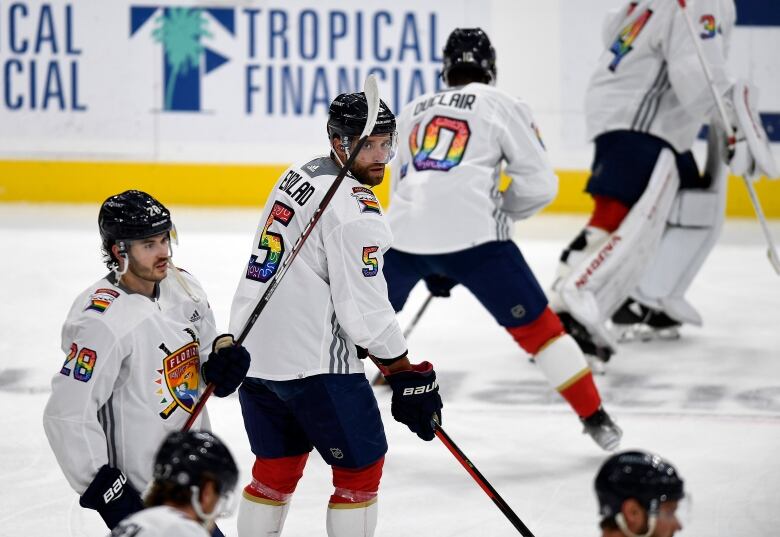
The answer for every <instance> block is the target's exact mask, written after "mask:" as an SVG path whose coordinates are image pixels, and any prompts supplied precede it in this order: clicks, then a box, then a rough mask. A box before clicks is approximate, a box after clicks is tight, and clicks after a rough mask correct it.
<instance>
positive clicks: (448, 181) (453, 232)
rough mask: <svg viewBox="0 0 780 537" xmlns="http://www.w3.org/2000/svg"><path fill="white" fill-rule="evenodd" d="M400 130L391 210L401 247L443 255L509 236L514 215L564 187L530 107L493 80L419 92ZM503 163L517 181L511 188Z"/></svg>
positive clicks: (396, 244) (533, 209) (401, 117)
mask: <svg viewBox="0 0 780 537" xmlns="http://www.w3.org/2000/svg"><path fill="white" fill-rule="evenodd" d="M398 136H399V144H398V145H399V149H398V157H396V160H395V162H393V164H392V170H391V177H392V186H391V188H392V198H391V201H390V208H389V211H388V217H389V219H390V227H391V229H392V230H393V235H394V242H393V248H394V249H396V250H400V251H403V252H409V253H414V254H440V253H447V252H454V251H457V250H463V249H466V248H470V247H473V246H477V245H479V244H482V243H485V242H489V241H496V240H509V239H510V234H511V223H512V220H513V219H517V218H525V217H527V216H530V215H531V214H533V213H535V212H536V211H538V210H539V209H541V208H542V207H543V206H544V205H546V204H547V203H549V202H550V200H551V199H552V198H553V197H554V196H555V193H556V192H557V188H558V180H557V177H556V176H555V174H554V172H553V170H552V166H551V165H550V162H549V160H548V158H547V154H546V152H545V149H544V145H543V143H542V140H541V137H540V134H539V129H538V128H537V126H536V124H535V123H534V120H533V117H532V115H531V110H530V108H529V107H528V105H526V104H525V103H524V102H523V101H521V100H519V99H517V98H514V97H511V96H509V95H508V94H506V93H504V92H502V91H501V90H498V89H496V88H494V87H492V86H489V85H487V84H481V83H471V84H467V85H465V86H461V87H454V88H448V89H445V90H442V91H440V92H438V93H432V94H430V93H429V94H426V95H423V96H421V97H418V98H417V99H415V100H413V101H412V102H410V103H409V104H407V105H406V106H405V107H404V109H403V110H402V111H401V114H400V115H399V116H398ZM502 164H505V169H504V170H503V171H504V172H505V173H506V174H507V175H508V176H509V177H511V179H512V182H511V184H510V185H509V189H508V190H507V192H506V193H503V194H502V193H501V192H500V191H499V181H500V174H501V171H502V169H501V168H502ZM510 199H512V200H513V203H512V207H509V206H508V205H509V203H508V202H509V200H510ZM507 209H511V211H507Z"/></svg>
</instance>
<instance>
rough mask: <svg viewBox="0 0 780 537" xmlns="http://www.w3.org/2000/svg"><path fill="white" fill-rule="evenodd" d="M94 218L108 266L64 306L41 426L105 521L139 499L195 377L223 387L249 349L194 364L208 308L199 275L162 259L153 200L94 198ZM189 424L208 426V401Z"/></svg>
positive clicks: (207, 338)
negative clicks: (59, 356)
mask: <svg viewBox="0 0 780 537" xmlns="http://www.w3.org/2000/svg"><path fill="white" fill-rule="evenodd" d="M98 224H99V228H100V237H101V239H102V244H103V254H104V256H105V262H106V265H107V266H108V268H109V269H110V271H111V272H110V273H109V274H108V275H107V276H105V277H104V278H101V279H100V280H98V281H97V282H96V283H95V284H93V285H91V286H90V287H88V288H87V289H86V290H85V291H84V292H82V293H81V294H79V296H78V297H77V298H76V300H75V301H74V302H73V306H72V307H71V309H70V312H69V313H68V317H67V319H66V320H65V324H64V325H63V328H62V350H63V351H64V352H65V353H66V355H67V356H66V358H65V363H64V364H63V365H62V368H61V369H60V370H59V372H58V373H56V374H55V375H54V378H53V380H52V393H51V396H50V398H49V401H48V403H47V405H46V408H45V410H44V415H43V426H44V429H45V431H46V436H47V437H48V439H49V444H50V445H51V447H52V450H53V451H54V454H55V456H56V458H57V462H58V463H59V465H60V467H61V468H62V471H63V472H64V474H65V477H66V478H67V480H68V482H69V483H70V485H71V486H72V487H73V489H74V490H75V491H76V492H77V493H78V494H79V495H80V496H81V498H80V500H79V503H80V504H81V506H82V507H86V508H89V509H95V510H96V511H97V512H98V513H99V514H100V516H101V517H102V518H103V520H104V521H105V523H106V525H107V526H108V527H109V528H113V527H114V526H116V525H117V523H119V521H120V520H122V519H123V518H125V517H126V516H127V515H129V514H130V513H133V512H135V511H138V510H140V509H141V508H142V507H143V504H142V503H141V497H140V493H141V492H142V491H144V490H145V489H146V487H147V485H148V484H149V483H150V482H151V480H152V461H153V457H154V453H155V450H156V449H157V448H158V446H159V445H160V443H161V442H162V440H163V439H164V438H165V436H166V434H167V433H168V432H170V431H175V430H179V429H181V427H182V425H183V424H184V423H185V421H186V420H187V418H188V417H189V415H190V413H191V412H192V409H193V407H194V406H195V402H196V400H197V398H198V396H199V393H200V391H201V388H203V386H204V383H206V382H213V383H214V384H216V390H215V394H216V395H217V396H218V397H224V396H226V395H228V394H230V393H232V392H233V391H235V389H236V388H237V387H238V385H239V383H240V382H241V380H242V379H243V377H244V374H245V373H246V370H247V368H248V366H249V355H248V354H247V352H246V350H245V349H244V348H243V347H237V346H233V345H229V344H228V345H226V346H222V345H221V344H216V347H217V348H216V349H215V350H212V352H211V353H210V354H209V357H208V360H206V361H205V363H203V364H201V358H200V355H201V348H206V349H208V348H210V347H212V342H215V340H216V339H217V338H216V335H217V334H216V329H215V324H214V316H213V314H212V312H211V308H210V306H209V303H208V300H207V298H206V294H205V293H204V291H203V289H202V288H201V286H200V284H199V283H198V281H197V280H196V279H195V278H194V277H193V276H191V275H190V274H188V273H186V272H184V271H180V270H179V269H177V268H175V267H174V266H173V264H172V262H171V235H172V234H174V228H173V224H172V222H171V215H170V213H169V212H168V210H167V209H166V208H165V207H164V206H163V205H162V204H161V203H160V202H158V201H157V200H155V199H154V198H153V197H152V196H150V195H149V194H146V193H144V192H139V191H137V190H129V191H127V192H122V193H121V194H117V195H115V196H111V197H110V198H108V199H107V200H106V201H105V202H104V203H103V205H102V206H101V208H100V214H99V216H98ZM225 340H226V338H221V341H222V342H223V344H224V341H225ZM219 347H221V348H219ZM201 365H202V367H201ZM195 426H196V427H201V428H207V427H208V417H207V415H206V412H205V411H204V412H203V414H202V415H201V416H200V417H199V418H198V420H197V421H196V422H195Z"/></svg>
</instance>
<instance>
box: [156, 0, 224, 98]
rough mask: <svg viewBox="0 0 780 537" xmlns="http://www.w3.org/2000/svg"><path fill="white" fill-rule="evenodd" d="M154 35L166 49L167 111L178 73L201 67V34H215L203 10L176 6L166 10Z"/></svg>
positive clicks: (205, 35) (204, 35)
mask: <svg viewBox="0 0 780 537" xmlns="http://www.w3.org/2000/svg"><path fill="white" fill-rule="evenodd" d="M155 22H156V23H157V27H156V28H155V29H154V31H153V32H152V37H153V38H154V40H155V41H156V42H158V43H161V44H162V45H163V49H164V50H165V60H166V62H167V66H166V74H167V78H166V83H165V105H164V108H165V110H172V109H173V95H174V91H175V89H176V82H177V81H178V79H179V75H186V74H187V73H189V71H190V70H191V69H199V68H200V57H201V54H202V53H203V45H201V44H200V38H201V37H213V36H212V34H211V33H210V32H209V31H208V29H207V26H208V21H207V20H206V17H204V16H203V10H202V9H197V8H194V9H189V8H185V7H174V8H170V9H167V10H165V11H163V14H162V15H160V16H159V17H158V18H157V20H156V21H155Z"/></svg>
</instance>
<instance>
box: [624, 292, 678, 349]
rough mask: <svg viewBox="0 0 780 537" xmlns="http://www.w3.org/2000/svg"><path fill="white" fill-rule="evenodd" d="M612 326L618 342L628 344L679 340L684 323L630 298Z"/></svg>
mask: <svg viewBox="0 0 780 537" xmlns="http://www.w3.org/2000/svg"><path fill="white" fill-rule="evenodd" d="M612 326H613V331H614V333H615V335H616V337H617V339H618V341H619V342H620V343H627V342H630V341H637V340H639V341H651V340H653V339H662V340H673V339H679V338H680V326H682V323H680V322H678V321H675V320H674V319H672V318H671V317H669V315H667V314H666V313H665V312H663V311H660V310H656V309H653V308H650V307H648V306H645V305H644V304H641V303H639V302H637V301H636V300H633V299H631V298H629V299H627V300H626V301H625V302H624V303H623V305H622V306H620V308H619V309H618V310H617V311H616V312H615V313H614V314H613V315H612Z"/></svg>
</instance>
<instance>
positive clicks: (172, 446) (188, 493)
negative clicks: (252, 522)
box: [110, 431, 238, 537]
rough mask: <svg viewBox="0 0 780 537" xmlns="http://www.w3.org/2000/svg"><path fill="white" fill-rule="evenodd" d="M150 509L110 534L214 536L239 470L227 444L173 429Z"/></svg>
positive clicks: (158, 465)
mask: <svg viewBox="0 0 780 537" xmlns="http://www.w3.org/2000/svg"><path fill="white" fill-rule="evenodd" d="M153 476H154V481H153V482H152V486H151V489H150V491H149V493H148V494H147V495H146V502H145V503H146V507H147V508H146V509H144V510H143V511H140V512H138V513H135V514H133V515H130V516H129V517H127V518H126V519H124V520H123V521H122V522H120V523H119V525H118V526H117V527H116V528H114V530H113V531H112V532H111V536H110V537H199V536H200V537H208V536H209V535H211V533H210V532H211V531H212V530H213V528H214V521H215V520H216V518H217V517H221V516H229V514H230V513H229V509H230V507H231V504H232V502H231V499H232V497H233V489H234V488H235V487H236V481H238V468H237V467H236V462H235V461H234V460H233V456H232V455H231V454H230V451H228V449H227V447H226V446H225V445H224V444H223V443H222V442H221V441H220V440H219V438H217V437H216V436H214V435H213V434H210V433H208V432H205V431H202V432H201V431H199V432H194V431H189V432H186V433H183V432H178V431H177V432H173V433H170V434H169V435H168V436H167V437H166V438H165V440H164V441H163V443H162V445H161V446H160V449H159V450H158V451H157V455H156V456H155V458H154V471H153Z"/></svg>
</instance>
